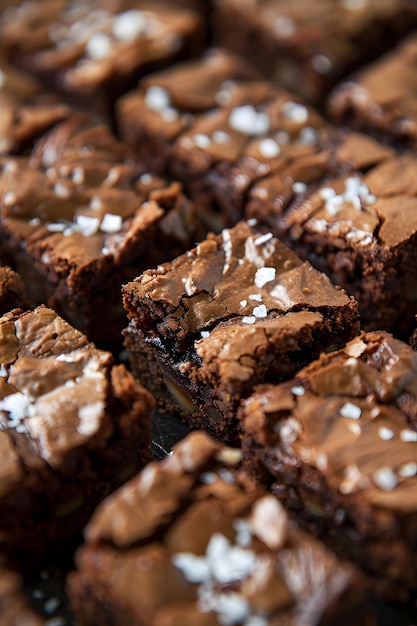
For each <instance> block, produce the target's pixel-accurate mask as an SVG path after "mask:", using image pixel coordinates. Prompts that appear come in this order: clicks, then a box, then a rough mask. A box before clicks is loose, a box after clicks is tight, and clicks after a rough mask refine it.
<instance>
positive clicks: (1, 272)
mask: <svg viewBox="0 0 417 626" xmlns="http://www.w3.org/2000/svg"><path fill="white" fill-rule="evenodd" d="M32 306H33V304H32V302H30V300H29V299H28V297H27V294H26V288H25V286H24V284H23V281H22V279H21V278H20V276H19V274H17V273H16V272H14V271H13V270H12V268H11V267H8V266H7V265H6V266H0V315H4V314H5V313H8V312H9V311H11V310H12V309H30V308H32Z"/></svg>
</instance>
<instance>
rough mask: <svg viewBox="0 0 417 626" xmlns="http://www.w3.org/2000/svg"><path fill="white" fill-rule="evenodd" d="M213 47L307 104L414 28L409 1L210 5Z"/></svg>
mask: <svg viewBox="0 0 417 626" xmlns="http://www.w3.org/2000/svg"><path fill="white" fill-rule="evenodd" d="M214 7H215V12H214V19H213V27H214V36H215V41H216V42H217V44H218V45H221V46H225V47H226V48H229V49H231V50H233V51H234V52H236V53H238V54H241V55H243V56H244V57H246V58H248V59H250V60H251V61H252V62H253V63H255V64H256V66H257V67H258V68H259V69H260V71H261V72H263V73H264V75H265V76H267V77H268V78H272V79H273V80H275V81H276V82H277V83H278V84H280V85H284V86H285V87H286V88H288V89H290V90H291V91H293V92H294V93H298V94H300V95H301V96H302V97H304V98H305V99H306V100H307V101H310V102H317V101H320V100H321V99H322V98H323V95H324V94H325V93H326V91H328V89H329V88H330V87H331V86H332V85H334V83H335V81H337V80H338V79H340V78H343V77H344V76H346V75H347V74H348V73H349V72H351V71H353V70H354V69H356V68H357V67H360V66H361V65H363V64H364V63H366V62H367V61H369V60H370V59H373V58H375V57H376V56H377V55H379V54H381V53H383V52H384V51H386V50H389V48H390V46H391V45H393V43H394V42H395V41H398V40H399V39H400V38H401V36H403V35H404V33H407V32H409V31H410V30H411V29H412V28H413V26H416V25H417V9H416V6H415V3H414V2H412V1H410V0H387V1H385V2H379V1H378V0H342V1H340V2H335V1H334V0H315V1H314V2H311V1H310V0H292V1H291V2H287V1H286V0H215V2H214Z"/></svg>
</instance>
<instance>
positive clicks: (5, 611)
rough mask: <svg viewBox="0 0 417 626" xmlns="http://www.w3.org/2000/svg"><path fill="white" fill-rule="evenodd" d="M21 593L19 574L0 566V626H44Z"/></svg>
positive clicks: (21, 584) (21, 586)
mask: <svg viewBox="0 0 417 626" xmlns="http://www.w3.org/2000/svg"><path fill="white" fill-rule="evenodd" d="M44 624H45V622H44V620H43V619H41V618H40V617H38V616H37V615H35V613H34V612H33V611H32V610H31V608H30V606H29V603H28V601H27V598H25V596H24V594H23V583H22V581H21V580H20V578H19V576H18V575H17V574H16V573H15V572H12V571H10V570H7V569H4V568H2V567H1V566H0V626H44Z"/></svg>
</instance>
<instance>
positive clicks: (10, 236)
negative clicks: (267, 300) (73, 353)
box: [0, 116, 198, 345]
mask: <svg viewBox="0 0 417 626" xmlns="http://www.w3.org/2000/svg"><path fill="white" fill-rule="evenodd" d="M0 167H1V171H0V209H1V225H0V256H1V258H2V259H3V262H5V263H9V264H11V265H12V266H13V267H14V268H15V269H17V270H18V272H19V273H20V274H21V276H22V278H23V280H24V282H25V284H26V286H27V289H28V292H29V295H30V297H31V298H32V299H33V300H34V302H35V303H37V304H41V303H45V304H47V305H48V306H50V307H51V308H53V309H55V310H56V311H57V312H58V313H59V314H60V315H62V316H63V317H64V318H65V319H66V320H67V321H69V322H70V323H71V324H73V325H74V326H75V327H77V328H79V329H80V330H82V331H83V332H85V333H86V334H87V335H88V337H89V339H90V340H92V341H95V342H96V343H100V344H101V345H107V344H109V345H110V344H111V343H112V342H113V343H117V342H120V341H121V336H120V332H121V329H122V328H123V326H124V325H125V314H124V312H123V306H122V299H121V293H120V290H121V285H122V283H124V282H127V281H128V280H132V279H133V278H134V277H135V276H137V275H138V274H139V273H140V272H142V271H143V270H144V269H147V268H149V267H153V266H154V265H156V264H158V263H160V262H162V261H165V260H167V259H170V258H173V257H175V256H176V255H177V254H180V253H181V252H183V251H184V250H186V249H187V248H189V247H190V245H193V244H194V242H195V240H196V238H197V237H198V235H197V231H198V226H197V224H196V222H195V220H194V217H193V207H192V205H191V204H190V202H189V201H188V200H187V199H186V198H185V196H184V195H183V194H182V191H181V186H180V185H179V184H178V183H168V182H167V181H164V180H161V179H159V178H157V177H153V176H152V175H150V174H149V173H148V172H146V171H144V170H143V167H142V166H139V165H138V164H137V163H136V162H135V160H134V158H133V155H132V153H131V151H130V149H129V148H128V147H127V146H126V145H124V144H122V143H120V142H118V141H116V139H115V138H114V137H113V135H112V134H111V132H110V130H109V128H108V127H106V126H105V125H92V124H87V123H85V124H84V121H83V119H81V120H80V119H78V118H77V116H75V117H72V118H71V119H69V120H67V121H66V122H64V123H63V124H62V125H59V126H57V127H56V128H55V129H54V130H53V131H51V133H49V134H48V135H46V136H45V137H44V138H43V139H42V140H40V141H39V142H38V144H37V147H36V149H35V151H34V152H33V153H32V155H31V156H30V157H24V158H8V159H4V160H3V161H2V163H1V164H0ZM98 311H99V312H100V314H99V316H97V312H98Z"/></svg>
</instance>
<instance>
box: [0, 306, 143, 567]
mask: <svg viewBox="0 0 417 626" xmlns="http://www.w3.org/2000/svg"><path fill="white" fill-rule="evenodd" d="M0 333H1V336H2V342H1V364H0V366H1V378H0V383H1V387H0V394H1V400H0V450H1V457H2V462H1V465H0V553H1V554H2V555H5V557H6V559H7V561H8V562H10V563H12V564H13V565H14V566H16V567H18V568H22V569H23V568H27V567H29V566H30V565H33V564H35V563H36V562H38V560H39V559H40V558H42V557H44V556H45V555H47V554H48V552H50V551H51V550H56V549H57V548H59V546H61V545H64V544H67V543H68V540H69V539H71V537H73V536H74V535H75V533H78V532H79V531H80V530H81V529H82V527H83V526H84V525H85V524H86V522H87V520H88V519H89V516H90V514H91V512H92V511H93V510H94V508H95V506H96V505H97V504H98V502H99V501H100V500H102V499H103V498H104V497H105V496H106V495H108V494H109V493H110V491H112V490H113V489H115V488H116V487H118V486H119V485H121V484H122V483H123V482H124V481H125V480H127V479H128V478H130V477H131V476H133V475H134V474H135V473H136V472H137V471H138V470H139V469H140V468H142V467H143V465H144V463H145V462H147V461H148V460H149V458H150V453H149V443H150V413H151V410H152V408H153V399H152V396H151V395H150V394H149V393H148V392H147V391H146V390H145V389H144V388H143V387H141V385H140V384H139V383H138V382H136V381H135V380H134V379H133V377H132V375H131V374H130V373H129V372H128V371H127V370H126V368H125V367H124V366H123V365H114V364H113V357H112V355H111V354H110V353H109V352H105V351H102V350H98V349H97V348H96V347H95V346H94V344H91V343H89V342H88V340H87V338H86V336H85V335H83V334H82V333H81V332H79V331H78V330H76V329H74V328H73V327H71V326H70V325H69V324H68V323H67V322H65V321H64V320H63V319H62V318H60V317H59V316H57V314H56V313H55V312H54V311H52V310H51V309H48V308H46V307H39V308H37V309H35V310H34V311H28V312H25V313H21V312H19V311H15V312H12V313H9V314H7V315H5V316H3V317H2V318H1V319H0Z"/></svg>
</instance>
